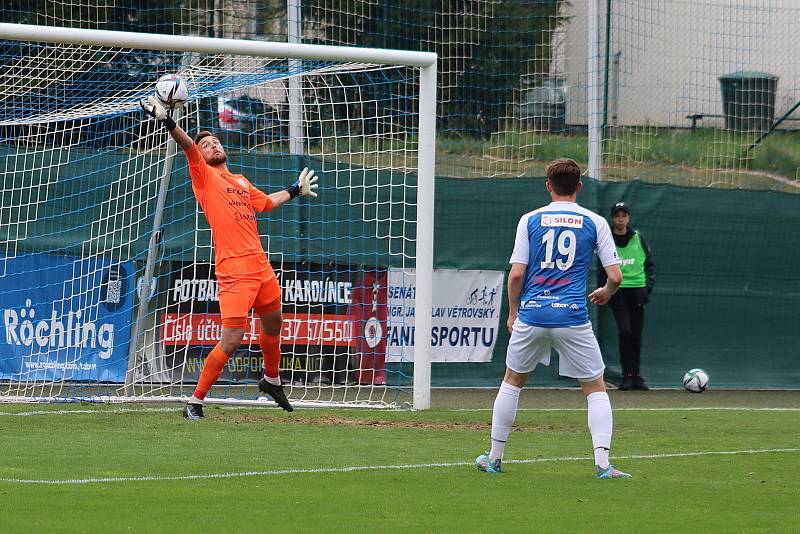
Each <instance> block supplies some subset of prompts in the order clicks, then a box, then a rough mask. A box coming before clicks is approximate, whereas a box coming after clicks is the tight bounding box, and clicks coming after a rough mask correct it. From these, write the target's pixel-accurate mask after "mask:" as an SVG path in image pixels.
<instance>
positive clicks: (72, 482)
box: [0, 448, 800, 486]
mask: <svg viewBox="0 0 800 534" xmlns="http://www.w3.org/2000/svg"><path fill="white" fill-rule="evenodd" d="M791 452H800V448H791V449H742V450H734V451H701V452H675V453H667V454H631V455H628V456H614V459H615V460H654V459H663V458H684V457H692V456H728V455H736V454H770V453H791ZM589 460H590V459H589V457H588V456H562V457H554V458H530V459H524V460H508V461H505V462H504V463H506V464H535V463H544V462H578V461H581V462H585V461H589ZM472 465H474V462H440V463H425V464H400V465H356V466H349V467H319V468H315V469H278V470H269V471H241V472H233V473H209V474H205V475H172V476H163V475H144V476H138V477H103V478H78V479H60V480H58V479H55V480H46V479H25V478H0V482H8V483H11V484H37V485H70V486H71V485H82V484H102V483H114V482H164V481H182V480H209V479H215V478H217V479H219V478H242V477H260V476H277V475H300V474H319V473H354V472H359V471H391V470H395V471H400V470H406V469H429V468H434V467H464V466H472Z"/></svg>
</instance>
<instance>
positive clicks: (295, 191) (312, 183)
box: [269, 167, 319, 209]
mask: <svg viewBox="0 0 800 534" xmlns="http://www.w3.org/2000/svg"><path fill="white" fill-rule="evenodd" d="M317 180H318V177H317V176H315V175H314V171H312V170H310V169H309V168H308V167H306V168H305V169H303V171H302V172H301V173H300V175H299V176H298V177H297V180H296V181H295V182H294V183H293V184H292V185H290V186H289V187H287V188H285V189H283V190H282V191H277V192H275V193H270V194H269V198H270V200H271V201H272V208H273V209H275V208H278V207H280V206H283V205H284V204H286V203H287V202H289V201H290V200H292V199H293V198H294V197H297V196H303V197H305V196H310V197H315V196H317V192H316V191H315V189H317V188H318V187H319V184H318V183H317Z"/></svg>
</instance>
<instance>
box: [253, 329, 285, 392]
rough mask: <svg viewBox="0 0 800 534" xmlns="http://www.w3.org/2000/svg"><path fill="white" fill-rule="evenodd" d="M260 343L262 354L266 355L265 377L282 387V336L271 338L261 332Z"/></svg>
mask: <svg viewBox="0 0 800 534" xmlns="http://www.w3.org/2000/svg"><path fill="white" fill-rule="evenodd" d="M258 343H259V345H261V354H263V355H264V376H265V377H266V378H267V381H268V382H270V383H271V384H274V385H276V386H280V385H281V371H280V369H279V367H278V366H279V364H280V362H281V336H280V335H277V336H270V335H269V334H265V333H264V332H261V333H260V334H259V335H258Z"/></svg>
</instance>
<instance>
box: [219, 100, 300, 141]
mask: <svg viewBox="0 0 800 534" xmlns="http://www.w3.org/2000/svg"><path fill="white" fill-rule="evenodd" d="M217 117H218V122H219V128H220V129H221V130H222V131H223V133H224V135H225V137H226V138H227V139H226V140H227V142H228V143H230V144H232V145H237V144H238V145H239V146H241V147H242V148H245V149H249V148H254V147H256V146H259V145H264V144H268V143H275V142H279V141H281V140H285V139H287V132H286V127H285V125H282V124H281V121H280V117H279V115H278V111H277V110H276V109H275V108H273V107H272V106H270V105H269V104H267V103H266V102H264V101H263V100H260V99H258V98H253V97H251V96H247V95H243V96H237V97H234V98H225V97H221V96H220V97H218V98H217Z"/></svg>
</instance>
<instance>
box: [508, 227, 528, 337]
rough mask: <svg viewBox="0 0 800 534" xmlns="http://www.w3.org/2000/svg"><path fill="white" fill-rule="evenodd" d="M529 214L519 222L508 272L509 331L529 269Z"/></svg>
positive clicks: (516, 314)
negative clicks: (526, 272)
mask: <svg viewBox="0 0 800 534" xmlns="http://www.w3.org/2000/svg"><path fill="white" fill-rule="evenodd" d="M528 218H529V215H528V214H525V215H523V216H522V217H521V218H520V220H519V223H518V224H517V234H516V236H515V237H514V250H513V252H512V253H511V259H509V260H508V263H510V264H511V272H510V273H508V321H506V326H507V327H508V331H509V332H511V330H512V329H513V327H514V321H516V320H517V316H518V315H519V299H520V295H522V289H523V286H524V285H525V271H526V270H527V269H528V254H529V252H530V241H529V236H528Z"/></svg>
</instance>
